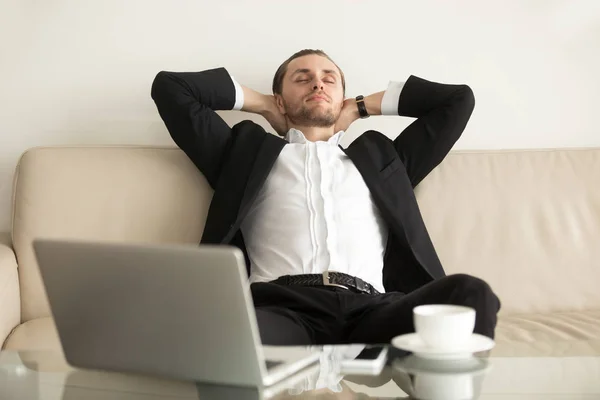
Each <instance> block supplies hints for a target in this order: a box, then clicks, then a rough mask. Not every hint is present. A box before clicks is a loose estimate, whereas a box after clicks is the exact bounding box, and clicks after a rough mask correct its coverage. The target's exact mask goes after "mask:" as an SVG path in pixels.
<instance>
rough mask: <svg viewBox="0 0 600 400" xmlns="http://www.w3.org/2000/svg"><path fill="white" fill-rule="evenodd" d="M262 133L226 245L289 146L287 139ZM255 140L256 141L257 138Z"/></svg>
mask: <svg viewBox="0 0 600 400" xmlns="http://www.w3.org/2000/svg"><path fill="white" fill-rule="evenodd" d="M262 131H263V132H264V134H263V138H262V143H261V144H260V147H259V149H258V151H257V152H256V155H254V157H255V158H254V162H253V164H252V168H251V171H250V175H249V176H248V181H247V183H246V188H245V190H244V195H243V196H242V200H241V202H240V208H239V210H238V213H237V219H236V222H235V224H234V225H233V226H232V227H230V229H229V230H228V232H227V235H226V236H225V237H224V238H223V242H225V243H226V242H228V241H229V240H231V238H232V237H233V235H234V234H235V232H236V231H237V230H238V229H239V226H240V224H241V221H242V220H243V219H244V217H245V216H246V214H247V213H248V211H249V209H250V206H251V205H252V203H253V202H254V199H256V196H257V195H258V192H259V191H260V188H261V187H262V185H263V184H264V182H265V180H266V179H267V176H268V175H269V172H271V169H272V168H273V164H275V161H276V160H277V157H279V154H280V153H281V150H282V149H283V146H285V145H286V144H287V141H286V140H285V139H283V138H281V137H278V136H275V135H272V134H270V133H268V132H266V131H264V130H262ZM253 139H254V140H256V139H255V138H253Z"/></svg>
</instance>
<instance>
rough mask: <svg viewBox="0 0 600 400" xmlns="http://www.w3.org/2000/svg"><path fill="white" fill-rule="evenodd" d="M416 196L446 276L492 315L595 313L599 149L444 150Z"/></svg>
mask: <svg viewBox="0 0 600 400" xmlns="http://www.w3.org/2000/svg"><path fill="white" fill-rule="evenodd" d="M416 192H417V199H418V201H419V204H420V207H421V210H422V213H423V217H424V219H425V222H426V224H427V227H428V230H429V232H430V234H431V236H432V240H433V242H434V245H435V246H436V249H437V251H438V254H439V256H440V259H441V260H442V263H443V265H444V267H445V269H446V271H447V273H456V272H465V273H469V274H472V275H475V276H478V277H481V278H483V279H485V280H486V281H488V282H489V283H490V284H491V286H492V288H493V289H494V290H495V291H496V292H497V294H498V296H499V297H500V300H501V302H502V310H501V313H505V312H510V313H530V312H547V311H557V312H558V311H562V310H583V309H590V308H595V309H600V290H598V282H600V245H599V244H600V149H560V150H520V151H519V150H504V151H461V152H454V153H451V154H450V155H449V156H448V157H446V159H445V160H444V162H443V164H442V165H441V166H440V168H437V169H435V170H434V171H433V172H432V173H431V174H430V175H429V176H428V177H427V178H426V179H425V180H424V181H423V182H422V183H421V185H419V186H418V187H417V190H416Z"/></svg>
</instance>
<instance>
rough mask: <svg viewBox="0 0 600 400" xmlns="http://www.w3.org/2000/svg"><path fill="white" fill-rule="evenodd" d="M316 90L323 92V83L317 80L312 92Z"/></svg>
mask: <svg viewBox="0 0 600 400" xmlns="http://www.w3.org/2000/svg"><path fill="white" fill-rule="evenodd" d="M317 89H321V90H323V82H322V81H321V80H320V79H317V80H316V81H315V83H314V85H313V90H317Z"/></svg>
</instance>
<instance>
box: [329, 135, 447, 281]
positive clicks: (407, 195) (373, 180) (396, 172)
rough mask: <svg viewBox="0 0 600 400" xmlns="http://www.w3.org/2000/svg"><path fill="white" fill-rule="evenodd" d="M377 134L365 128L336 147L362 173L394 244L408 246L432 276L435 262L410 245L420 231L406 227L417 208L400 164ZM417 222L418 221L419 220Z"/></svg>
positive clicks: (414, 223) (416, 222)
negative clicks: (349, 142) (364, 130)
mask: <svg viewBox="0 0 600 400" xmlns="http://www.w3.org/2000/svg"><path fill="white" fill-rule="evenodd" d="M378 135H380V134H379V133H378V132H375V131H367V132H365V133H364V134H363V135H361V136H359V137H358V138H357V139H356V140H354V141H353V142H352V143H351V144H350V145H349V146H348V148H346V149H344V148H343V147H341V146H339V147H340V148H341V149H342V151H343V152H344V153H346V155H347V156H348V157H349V158H350V159H351V160H352V162H353V163H354V165H355V166H356V168H357V169H358V171H359V173H360V174H361V176H362V177H363V179H364V181H365V184H366V185H367V187H368V188H369V191H370V192H371V195H372V196H373V201H374V203H375V205H376V206H377V208H378V209H379V211H380V212H381V215H382V217H383V219H384V220H385V221H386V222H387V223H388V225H389V227H390V229H391V230H392V231H393V232H394V234H395V237H396V238H397V239H398V241H399V243H398V245H401V246H403V247H408V248H410V249H411V252H412V253H413V255H414V257H415V258H416V260H417V261H418V262H419V264H420V265H421V266H422V267H423V268H424V269H425V271H426V272H427V273H428V274H429V275H430V276H432V277H434V276H438V275H439V272H438V271H437V270H436V268H435V266H434V265H431V266H430V262H427V260H426V259H425V258H427V257H425V258H423V257H422V255H421V253H420V252H419V251H417V248H415V246H414V243H416V242H419V241H421V239H420V238H419V235H420V234H421V232H420V231H418V230H416V228H415V230H407V227H409V228H408V229H413V228H411V227H417V226H419V220H418V219H419V218H420V212H419V210H418V205H417V201H416V198H415V194H414V191H413V189H412V186H411V184H410V181H409V180H408V176H407V175H406V172H405V171H404V166H403V165H402V164H401V161H400V160H399V159H397V157H398V156H397V154H396V153H395V150H394V152H393V157H395V158H393V161H392V162H391V163H390V160H388V159H387V158H388V157H389V155H388V154H387V153H388V151H387V149H383V148H382V147H385V143H384V142H382V141H381V140H378ZM384 158H385V159H384ZM386 167H387V168H386ZM415 218H416V219H415ZM420 223H421V224H422V221H421V222H420ZM423 229H425V228H424V226H423ZM425 232H426V231H425ZM432 249H433V248H432ZM434 254H435V253H434ZM436 265H437V264H436ZM440 268H441V267H440Z"/></svg>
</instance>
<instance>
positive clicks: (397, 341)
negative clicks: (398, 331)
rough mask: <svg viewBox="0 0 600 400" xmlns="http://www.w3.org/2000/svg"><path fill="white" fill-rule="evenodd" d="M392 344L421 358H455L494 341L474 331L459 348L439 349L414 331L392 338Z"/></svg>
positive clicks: (492, 343) (481, 348)
mask: <svg viewBox="0 0 600 400" xmlns="http://www.w3.org/2000/svg"><path fill="white" fill-rule="evenodd" d="M392 345H393V346H394V347H397V348H399V349H402V350H406V351H410V352H411V353H413V354H415V355H416V356H418V357H421V358H429V359H435V360H456V359H461V358H469V357H471V356H472V355H473V353H477V352H480V351H486V350H489V349H491V348H493V347H494V345H495V343H494V341H493V340H492V339H490V338H488V337H487V336H483V335H479V334H477V333H474V334H473V335H471V337H470V338H469V340H468V341H467V343H465V344H464V345H463V346H461V347H460V348H455V349H447V348H445V349H440V348H435V347H431V346H428V345H427V344H425V343H424V342H423V341H422V340H421V338H420V337H419V336H418V335H417V334H416V333H409V334H406V335H400V336H396V337H395V338H393V339H392Z"/></svg>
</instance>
